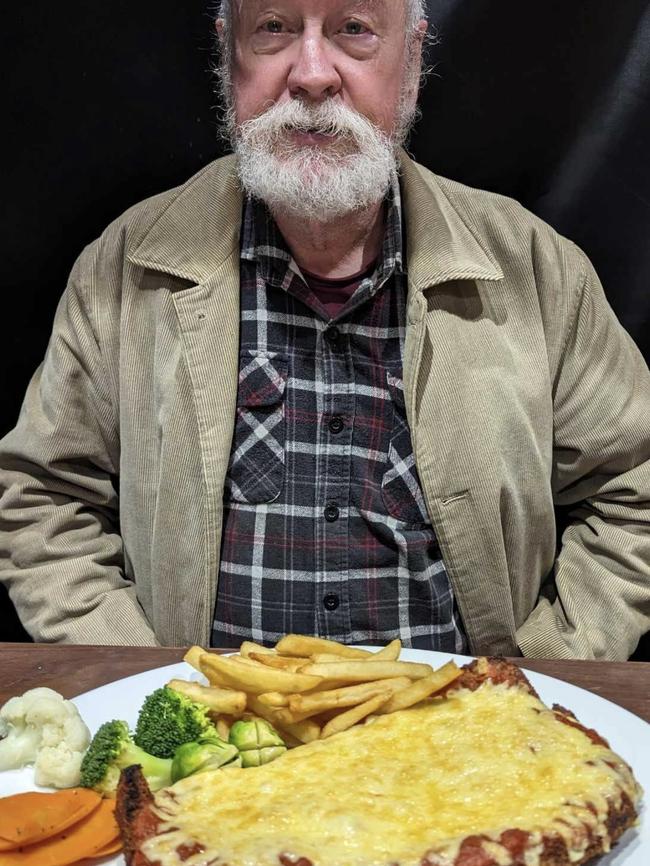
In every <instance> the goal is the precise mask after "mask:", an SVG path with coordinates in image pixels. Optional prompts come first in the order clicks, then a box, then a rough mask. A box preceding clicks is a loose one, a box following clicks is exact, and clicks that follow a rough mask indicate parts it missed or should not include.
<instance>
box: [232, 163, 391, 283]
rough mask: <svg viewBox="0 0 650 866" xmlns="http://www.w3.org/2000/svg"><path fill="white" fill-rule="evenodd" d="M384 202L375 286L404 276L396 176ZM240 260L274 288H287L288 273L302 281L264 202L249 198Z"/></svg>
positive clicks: (244, 218)
mask: <svg viewBox="0 0 650 866" xmlns="http://www.w3.org/2000/svg"><path fill="white" fill-rule="evenodd" d="M385 201H386V228H385V231H384V239H383V242H382V250H381V254H380V257H379V261H378V265H377V270H376V271H375V275H374V278H373V284H374V286H375V287H379V286H380V285H382V284H383V283H384V282H385V281H386V279H387V278H388V277H389V276H390V275H391V273H393V271H395V272H397V273H403V267H404V257H403V243H404V241H403V222H402V195H401V191H400V186H399V180H398V177H397V174H393V177H392V178H391V185H390V188H389V190H388V192H387V193H386V199H385ZM241 258H242V260H244V261H254V262H257V267H258V272H259V274H260V276H261V277H262V278H263V279H264V280H265V281H266V282H269V283H271V284H273V285H277V286H282V287H285V288H286V286H287V283H288V277H289V276H290V274H289V273H288V272H291V276H293V275H294V274H295V275H296V276H298V277H299V278H301V279H302V277H301V274H300V268H299V267H298V265H297V264H296V262H295V261H294V259H293V256H292V255H291V252H290V250H289V248H288V246H287V244H286V242H285V240H284V238H283V237H282V234H281V233H280V230H279V229H278V227H277V225H276V222H275V220H274V219H273V217H272V215H271V214H270V212H269V210H268V209H267V207H266V206H265V205H264V203H263V202H261V201H259V200H258V199H254V198H251V197H248V198H246V201H245V203H244V216H243V221H242V234H241Z"/></svg>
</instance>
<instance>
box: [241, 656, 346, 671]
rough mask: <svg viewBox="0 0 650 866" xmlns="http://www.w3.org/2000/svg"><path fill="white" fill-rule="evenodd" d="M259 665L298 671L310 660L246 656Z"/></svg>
mask: <svg viewBox="0 0 650 866" xmlns="http://www.w3.org/2000/svg"><path fill="white" fill-rule="evenodd" d="M248 658H249V659H253V660H254V661H256V662H259V663H260V664H263V665H266V666H267V667H269V668H279V669H280V670H286V671H298V670H300V668H301V667H303V666H304V665H308V664H310V662H311V659H308V658H291V657H289V656H281V655H278V654H277V653H273V654H271V653H255V652H253V653H251V654H250V655H249V656H248ZM339 658H340V656H339Z"/></svg>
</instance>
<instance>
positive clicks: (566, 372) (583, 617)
mask: <svg viewBox="0 0 650 866" xmlns="http://www.w3.org/2000/svg"><path fill="white" fill-rule="evenodd" d="M571 248H572V254H573V262H574V263H576V266H575V268H576V270H577V271H578V272H579V274H580V276H579V278H578V279H577V280H576V282H577V285H578V290H577V292H576V294H575V297H574V302H573V313H572V316H571V318H570V319H569V321H570V327H569V329H568V332H567V336H566V338H565V341H564V348H563V351H562V353H561V356H560V363H559V366H558V370H557V375H556V380H555V393H554V429H555V432H554V468H553V479H552V483H553V494H554V499H555V503H556V505H558V506H560V507H562V508H563V509H567V510H568V511H569V515H570V522H569V524H568V526H567V528H566V530H565V531H564V533H563V536H562V544H561V548H560V551H559V554H558V557H557V560H556V563H555V573H554V578H555V580H554V587H552V588H551V589H549V591H548V592H547V593H545V594H543V595H542V597H541V599H540V601H539V603H538V605H537V607H536V608H535V609H534V611H533V613H532V615H531V616H530V617H529V619H528V620H527V621H526V622H525V623H524V624H523V626H522V627H521V628H520V629H519V630H518V632H517V642H518V644H519V646H520V648H521V650H522V652H523V653H524V655H527V656H537V657H555V658H557V657H560V658H562V657H564V658H570V657H573V658H576V657H578V658H596V659H627V658H628V657H629V656H630V655H631V654H632V653H633V652H634V649H635V648H636V645H637V643H638V641H639V639H640V637H641V636H642V635H643V634H644V633H645V632H646V631H647V630H648V629H650V373H649V372H648V368H647V365H646V363H645V361H644V360H643V357H642V356H641V354H640V352H639V350H638V349H637V347H636V346H635V344H634V343H633V341H632V340H631V339H630V337H629V335H628V334H627V333H626V332H625V330H624V329H623V328H622V327H621V325H620V324H619V322H618V321H617V319H616V317H615V315H614V313H613V311H612V310H611V308H610V307H609V305H608V303H607V300H606V298H605V294H604V292H603V289H602V286H601V284H600V282H599V280H598V277H597V275H596V273H595V271H594V269H593V267H592V265H591V263H590V262H589V261H588V260H587V258H586V257H585V256H584V255H583V254H582V252H581V251H579V250H577V248H575V247H573V245H571ZM571 269H572V268H570V270H571Z"/></svg>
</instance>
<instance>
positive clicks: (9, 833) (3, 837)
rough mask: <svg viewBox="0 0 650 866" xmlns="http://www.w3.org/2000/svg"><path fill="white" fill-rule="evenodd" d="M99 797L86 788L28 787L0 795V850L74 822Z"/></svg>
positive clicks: (32, 840)
mask: <svg viewBox="0 0 650 866" xmlns="http://www.w3.org/2000/svg"><path fill="white" fill-rule="evenodd" d="M100 802H101V797H100V796H99V794H97V793H96V792H95V791H91V790H89V789H88V788H67V789H65V790H62V791H55V792H53V793H47V792H45V791H29V792H27V793H25V794H13V795H12V796H10V797H2V798H0V851H6V850H9V849H11V848H17V847H18V846H21V847H22V846H24V845H32V844H33V843H35V842H40V841H41V840H42V839H48V838H49V837H50V836H54V835H56V834H57V833H61V832H63V830H65V829H67V828H68V827H71V826H72V825H73V824H76V823H77V821H80V820H81V819H82V818H84V817H85V816H86V815H89V814H90V813H91V812H92V811H93V810H94V809H96V808H97V807H98V806H99V804H100Z"/></svg>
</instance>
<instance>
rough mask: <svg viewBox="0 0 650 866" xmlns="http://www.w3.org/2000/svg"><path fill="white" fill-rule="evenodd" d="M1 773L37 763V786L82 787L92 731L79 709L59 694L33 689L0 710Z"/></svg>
mask: <svg viewBox="0 0 650 866" xmlns="http://www.w3.org/2000/svg"><path fill="white" fill-rule="evenodd" d="M0 736H4V739H0V770H11V769H17V768H19V767H24V766H25V764H35V777H34V780H35V782H36V784H37V785H44V786H45V785H51V786H52V787H55V788H71V787H74V786H75V785H78V784H79V771H80V767H81V759H82V758H83V753H84V752H85V751H86V749H87V748H88V745H89V743H90V731H89V730H88V728H87V727H86V725H85V724H84V722H83V720H82V718H81V716H80V715H79V712H78V711H77V708H76V707H75V705H74V704H73V703H71V701H66V700H65V698H63V697H62V696H61V695H60V694H59V693H58V692H55V691H53V690H52V689H47V688H37V689H30V691H28V692H25V694H24V695H22V696H21V697H16V698H10V699H9V700H8V701H7V703H6V704H5V705H4V706H3V707H2V709H0Z"/></svg>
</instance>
